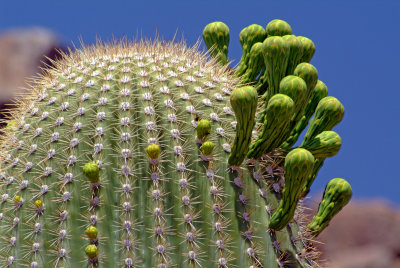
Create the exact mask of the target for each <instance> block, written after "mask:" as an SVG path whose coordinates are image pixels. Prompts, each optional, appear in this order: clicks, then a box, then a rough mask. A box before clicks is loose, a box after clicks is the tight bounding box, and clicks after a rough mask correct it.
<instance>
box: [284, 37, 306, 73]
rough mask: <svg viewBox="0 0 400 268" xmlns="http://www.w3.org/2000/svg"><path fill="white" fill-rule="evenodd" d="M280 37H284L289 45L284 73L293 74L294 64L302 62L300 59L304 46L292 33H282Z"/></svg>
mask: <svg viewBox="0 0 400 268" xmlns="http://www.w3.org/2000/svg"><path fill="white" fill-rule="evenodd" d="M282 38H283V39H285V40H286V42H288V44H289V47H290V54H289V60H288V66H287V70H286V74H287V75H290V74H293V72H294V69H295V68H296V66H297V65H299V64H300V63H301V62H302V61H301V60H302V56H303V51H304V46H303V43H302V42H301V40H300V39H299V38H297V37H296V36H294V35H284V36H282Z"/></svg>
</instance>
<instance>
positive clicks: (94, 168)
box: [83, 162, 100, 183]
mask: <svg viewBox="0 0 400 268" xmlns="http://www.w3.org/2000/svg"><path fill="white" fill-rule="evenodd" d="M83 174H84V175H85V176H86V177H87V178H88V179H89V181H90V182H91V183H97V182H99V180H100V174H99V166H98V165H97V164H96V163H94V162H89V163H86V164H85V166H84V167H83Z"/></svg>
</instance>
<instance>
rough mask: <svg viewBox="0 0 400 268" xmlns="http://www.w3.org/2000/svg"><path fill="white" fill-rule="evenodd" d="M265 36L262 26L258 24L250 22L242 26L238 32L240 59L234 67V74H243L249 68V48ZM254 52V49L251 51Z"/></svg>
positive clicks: (261, 40)
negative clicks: (250, 23)
mask: <svg viewBox="0 0 400 268" xmlns="http://www.w3.org/2000/svg"><path fill="white" fill-rule="evenodd" d="M265 38H267V34H266V32H265V30H264V27H262V26H261V25H258V24H252V25H249V26H247V27H246V28H244V29H243V30H242V31H241V32H240V34H239V40H240V45H241V46H242V50H243V52H242V58H241V59H240V63H239V66H238V67H237V68H236V71H235V74H236V75H237V76H241V75H243V74H244V73H245V72H246V71H247V70H248V69H249V68H251V66H250V65H249V64H250V58H251V49H253V46H254V44H256V43H258V42H261V43H262V42H263V41H264V39H265ZM253 54H254V51H253Z"/></svg>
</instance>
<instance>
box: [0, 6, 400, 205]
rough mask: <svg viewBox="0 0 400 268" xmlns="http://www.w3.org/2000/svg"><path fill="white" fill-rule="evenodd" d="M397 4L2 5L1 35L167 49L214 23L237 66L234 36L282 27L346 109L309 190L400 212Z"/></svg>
mask: <svg viewBox="0 0 400 268" xmlns="http://www.w3.org/2000/svg"><path fill="white" fill-rule="evenodd" d="M399 14H400V1H396V0H393V1H386V0H378V1H367V0H364V1H358V0H353V1H348V0H347V1H346V0H335V1H320V0H319V1H314V0H308V1H266V0H264V1H251V0H248V1H233V0H231V1H225V0H223V1H217V0H214V1H210V0H202V1H189V0H186V1H159V0H152V1H134V0H130V1H128V0H124V1H123V0H113V1H111V0H109V1H104V0H97V1H91V0H81V1H75V0H69V1H54V0H48V1H41V0H37V1H32V0H18V1H12V0H3V1H1V4H0V32H3V31H5V30H7V29H9V28H16V27H28V26H42V27H46V28H50V29H51V30H53V31H55V32H56V33H58V34H59V35H60V37H61V38H62V39H63V40H64V41H65V43H66V45H71V44H72V42H74V43H75V44H79V41H78V40H79V37H82V39H83V41H84V42H85V43H93V42H95V40H96V37H101V39H102V40H110V39H112V38H113V37H115V38H120V37H123V36H127V37H128V38H132V37H134V36H136V34H137V33H139V34H140V33H142V34H143V36H147V37H154V36H155V33H156V32H158V33H160V35H161V36H163V37H164V39H166V40H170V39H172V38H173V36H174V34H175V32H176V31H177V30H178V37H181V36H182V33H183V34H184V37H185V39H186V40H187V42H188V44H189V45H193V44H194V43H195V42H196V40H197V39H198V38H200V37H201V33H202V30H203V28H204V26H205V25H206V24H208V23H209V22H212V21H217V20H218V21H223V22H225V23H226V24H227V25H228V26H229V27H230V30H231V45H230V48H229V57H230V59H231V60H234V63H235V64H236V63H238V61H239V60H240V57H241V48H240V43H239V39H238V35H239V32H240V31H241V29H243V28H244V27H246V26H248V25H250V24H253V23H257V24H260V25H262V26H265V25H266V24H267V23H268V22H269V21H270V20H272V19H276V18H279V19H283V20H286V21H287V22H288V23H289V24H290V25H291V26H292V29H293V33H294V34H295V35H304V36H307V37H309V38H311V39H312V40H313V41H314V43H315V44H316V47H317V50H316V53H315V55H314V59H313V60H312V61H311V63H312V64H313V65H314V66H316V67H317V69H318V71H319V78H320V80H322V81H324V82H325V83H326V85H327V86H328V89H329V95H332V96H335V97H337V98H338V99H339V100H341V102H342V103H343V105H344V106H345V110H346V111H345V117H344V119H343V121H342V123H340V125H339V126H337V127H336V128H335V129H334V130H335V131H337V132H338V133H339V134H340V135H341V137H342V141H343V144H342V149H341V151H340V152H339V154H338V155H337V156H335V157H333V158H332V159H328V160H327V161H326V163H325V166H324V167H323V168H322V170H321V171H320V174H319V177H318V178H317V181H316V182H315V183H314V185H313V187H312V192H311V195H316V194H317V193H318V192H320V191H322V190H323V188H324V186H325V184H326V183H327V182H328V181H329V180H330V179H331V178H334V177H343V178H345V179H347V180H348V181H349V182H350V183H351V185H352V187H353V193H354V195H353V196H354V198H359V199H363V198H387V199H389V200H391V201H393V202H395V203H397V204H400V176H399V173H398V172H397V168H398V167H399V166H400V158H399V155H398V154H397V151H399V152H400V146H399V142H398V141H399V139H400V112H399V108H400V88H399V85H400V84H399V83H398V81H397V78H398V77H400V72H399V71H398V69H397V68H398V64H399V63H400V54H399V51H400V22H399Z"/></svg>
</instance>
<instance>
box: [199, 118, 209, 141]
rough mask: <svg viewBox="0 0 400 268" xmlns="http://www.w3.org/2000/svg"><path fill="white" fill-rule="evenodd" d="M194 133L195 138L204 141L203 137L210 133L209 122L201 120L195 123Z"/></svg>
mask: <svg viewBox="0 0 400 268" xmlns="http://www.w3.org/2000/svg"><path fill="white" fill-rule="evenodd" d="M196 132H197V138H198V139H199V140H204V139H205V137H206V136H207V135H208V134H210V132H211V122H210V121H208V120H207V119H201V120H200V121H199V122H197V128H196Z"/></svg>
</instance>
